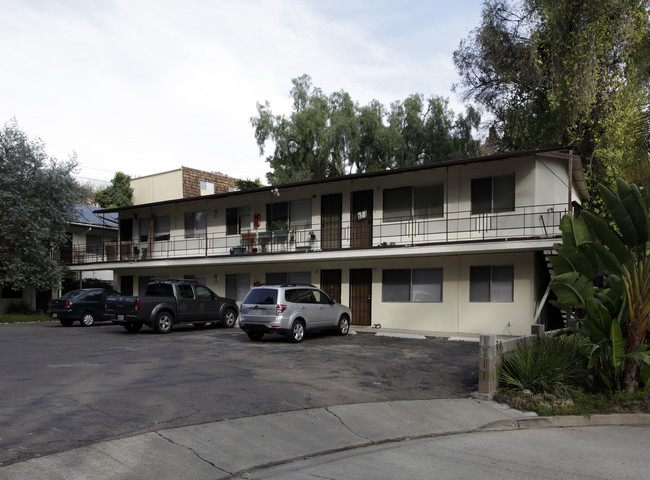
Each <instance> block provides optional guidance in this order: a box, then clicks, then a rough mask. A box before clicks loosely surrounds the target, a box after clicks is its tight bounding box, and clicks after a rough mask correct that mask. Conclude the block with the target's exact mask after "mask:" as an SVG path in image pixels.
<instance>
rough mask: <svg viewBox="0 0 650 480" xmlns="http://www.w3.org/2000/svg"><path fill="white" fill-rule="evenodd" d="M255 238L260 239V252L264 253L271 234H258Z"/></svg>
mask: <svg viewBox="0 0 650 480" xmlns="http://www.w3.org/2000/svg"><path fill="white" fill-rule="evenodd" d="M257 237H258V238H259V239H260V245H261V247H262V252H266V246H267V245H268V244H269V242H270V241H271V239H272V238H273V232H271V231H268V232H259V233H258V234H257Z"/></svg>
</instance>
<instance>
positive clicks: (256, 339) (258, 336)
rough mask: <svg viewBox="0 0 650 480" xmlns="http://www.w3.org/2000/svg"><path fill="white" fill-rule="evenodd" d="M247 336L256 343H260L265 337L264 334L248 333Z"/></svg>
mask: <svg viewBox="0 0 650 480" xmlns="http://www.w3.org/2000/svg"><path fill="white" fill-rule="evenodd" d="M246 335H248V338H250V339H251V340H253V341H254V342H259V341H260V340H262V338H263V337H264V333H262V332H247V333H246Z"/></svg>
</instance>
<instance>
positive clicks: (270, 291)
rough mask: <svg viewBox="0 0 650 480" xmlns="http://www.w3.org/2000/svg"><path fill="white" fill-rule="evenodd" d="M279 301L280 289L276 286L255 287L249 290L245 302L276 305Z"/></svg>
mask: <svg viewBox="0 0 650 480" xmlns="http://www.w3.org/2000/svg"><path fill="white" fill-rule="evenodd" d="M277 302H278V291H277V290H276V289H274V288H255V289H253V290H251V291H250V292H248V295H246V299H245V300H244V303H246V304H256V305H275V304H276V303H277Z"/></svg>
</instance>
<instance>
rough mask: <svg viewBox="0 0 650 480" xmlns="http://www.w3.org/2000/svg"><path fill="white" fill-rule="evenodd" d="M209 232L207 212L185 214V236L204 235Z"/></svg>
mask: <svg viewBox="0 0 650 480" xmlns="http://www.w3.org/2000/svg"><path fill="white" fill-rule="evenodd" d="M206 232H207V222H206V215H205V212H191V213H186V214H185V238H196V237H204V236H205V234H206Z"/></svg>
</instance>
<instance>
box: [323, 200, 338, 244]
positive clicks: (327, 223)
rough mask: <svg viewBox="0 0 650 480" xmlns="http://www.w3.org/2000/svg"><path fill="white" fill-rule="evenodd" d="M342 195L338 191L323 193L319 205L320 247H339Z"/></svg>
mask: <svg viewBox="0 0 650 480" xmlns="http://www.w3.org/2000/svg"><path fill="white" fill-rule="evenodd" d="M342 216H343V196H342V195H341V194H340V193H335V194H333V195H323V196H322V197H321V207H320V218H321V221H320V228H321V237H322V238H321V248H322V249H323V250H329V249H333V248H341V227H342V222H341V219H342Z"/></svg>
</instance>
